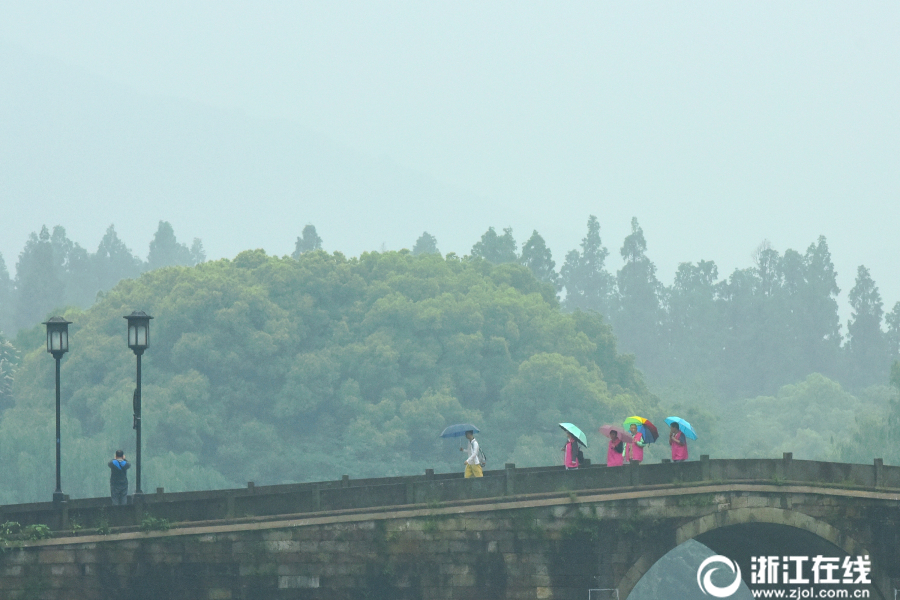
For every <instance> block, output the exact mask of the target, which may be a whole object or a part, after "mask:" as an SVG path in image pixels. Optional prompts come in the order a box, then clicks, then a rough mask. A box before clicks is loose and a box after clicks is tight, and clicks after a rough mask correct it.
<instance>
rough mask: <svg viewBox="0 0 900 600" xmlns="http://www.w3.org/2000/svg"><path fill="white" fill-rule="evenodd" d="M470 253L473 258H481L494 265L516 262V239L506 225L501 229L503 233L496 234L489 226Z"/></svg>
mask: <svg viewBox="0 0 900 600" xmlns="http://www.w3.org/2000/svg"><path fill="white" fill-rule="evenodd" d="M471 255H472V257H473V258H483V259H484V260H486V261H488V262H490V263H494V264H495V265H500V264H503V263H512V262H516V261H517V260H518V258H519V257H518V256H517V255H516V240H515V238H513V235H512V229H511V228H509V227H507V228H506V229H504V230H503V235H497V232H496V231H494V228H493V227H489V228H488V230H487V231H485V232H484V235H482V236H481V240H479V241H478V242H475V245H474V246H472V252H471Z"/></svg>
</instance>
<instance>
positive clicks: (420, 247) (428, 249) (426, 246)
mask: <svg viewBox="0 0 900 600" xmlns="http://www.w3.org/2000/svg"><path fill="white" fill-rule="evenodd" d="M412 253H413V254H414V255H415V256H419V255H420V254H440V253H441V251H440V250H438V247H437V239H436V238H435V237H434V236H433V235H431V234H430V233H428V232H427V231H424V232H422V235H420V236H419V239H417V240H416V245H415V246H413V249H412Z"/></svg>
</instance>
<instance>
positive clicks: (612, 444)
mask: <svg viewBox="0 0 900 600" xmlns="http://www.w3.org/2000/svg"><path fill="white" fill-rule="evenodd" d="M624 460H625V442H623V441H622V440H620V439H619V434H618V432H617V431H616V430H615V429H613V430H612V431H610V432H609V448H607V450H606V466H607V467H621V466H622V462H623V461H624Z"/></svg>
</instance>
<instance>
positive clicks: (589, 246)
mask: <svg viewBox="0 0 900 600" xmlns="http://www.w3.org/2000/svg"><path fill="white" fill-rule="evenodd" d="M607 256H609V251H608V250H607V249H606V247H605V246H604V245H603V241H602V240H601V239H600V222H599V221H597V217H595V216H594V215H590V216H589V217H588V222H587V235H585V236H584V238H582V240H581V251H580V252H579V251H578V250H571V251H569V253H568V254H566V260H565V262H564V263H563V266H562V268H561V269H560V272H559V275H560V286H561V288H563V289H565V291H566V298H565V306H566V308H568V309H569V310H575V309H581V310H593V311H596V312H599V313H600V314H602V315H604V316H605V317H606V318H607V319H608V318H609V314H610V301H611V299H612V297H613V294H614V291H615V278H613V276H612V275H611V274H610V273H609V271H607V270H606V266H605V263H606V257H607Z"/></svg>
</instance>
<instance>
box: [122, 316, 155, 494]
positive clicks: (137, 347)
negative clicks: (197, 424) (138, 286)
mask: <svg viewBox="0 0 900 600" xmlns="http://www.w3.org/2000/svg"><path fill="white" fill-rule="evenodd" d="M124 318H125V319H128V347H129V348H131V349H132V350H133V351H134V355H135V356H136V357H137V387H136V388H135V390H134V399H133V403H134V429H135V431H136V432H137V434H136V437H137V449H136V450H137V451H136V452H135V463H134V466H135V476H134V480H135V483H134V496H135V499H136V500H139V499H140V497H141V496H143V495H144V492H142V491H141V355H142V354H143V353H144V350H146V349H147V348H149V347H150V319H152V318H153V317H151V316H150V315H148V314H147V313H145V312H144V311H142V310H141V311H137V310H136V311H134V312H132V313H131V314H130V315H126V316H125V317H124Z"/></svg>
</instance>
